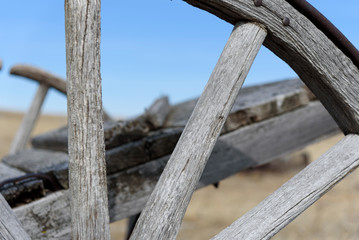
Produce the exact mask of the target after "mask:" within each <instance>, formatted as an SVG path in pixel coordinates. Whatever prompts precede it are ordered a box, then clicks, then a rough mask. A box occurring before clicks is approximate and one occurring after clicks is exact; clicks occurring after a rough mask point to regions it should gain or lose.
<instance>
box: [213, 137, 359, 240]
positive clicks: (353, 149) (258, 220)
mask: <svg viewBox="0 0 359 240" xmlns="http://www.w3.org/2000/svg"><path fill="white" fill-rule="evenodd" d="M358 146H359V136H358V135H347V136H346V137H345V138H343V139H342V140H341V141H340V142H339V143H337V144H336V145H335V146H334V147H333V148H331V149H330V150H329V151H328V152H326V153H325V154H324V155H322V156H321V157H320V158H319V159H318V160H316V161H314V162H313V163H312V164H310V165H309V166H308V167H306V168H305V169H304V170H302V171H301V172H300V173H299V174H298V175H296V176H295V177H293V178H292V179H290V180H289V181H288V182H287V183H285V184H284V185H283V186H281V187H280V188H279V189H278V190H277V191H275V192H274V193H273V194H271V195H270V196H269V197H267V198H266V199H265V200H264V201H262V202H261V203H260V204H259V205H258V206H256V207H255V208H253V209H252V210H250V211H249V212H248V213H246V214H245V215H244V216H243V217H241V218H239V219H238V220H237V221H235V222H234V223H233V224H232V225H231V226H229V227H228V228H226V229H225V230H223V231H222V232H221V233H220V234H218V235H217V236H215V237H214V238H213V239H218V240H219V239H270V238H271V237H272V236H274V235H275V234H276V233H277V232H279V231H280V230H281V229H282V228H283V227H285V226H286V225H287V224H289V223H290V222H291V221H292V220H293V219H294V218H296V217H297V216H298V215H299V214H300V213H302V212H303V211H304V210H305V209H307V208H308V207H309V206H311V205H312V204H313V203H314V202H316V201H317V200H318V199H319V198H320V197H321V196H322V195H324V194H325V193H326V192H327V191H329V190H330V189H331V188H332V187H333V186H334V185H335V184H336V183H338V182H339V181H340V180H342V179H343V178H344V177H345V176H346V175H348V174H349V173H351V172H352V171H353V170H355V169H356V168H357V167H358V165H359V148H358Z"/></svg>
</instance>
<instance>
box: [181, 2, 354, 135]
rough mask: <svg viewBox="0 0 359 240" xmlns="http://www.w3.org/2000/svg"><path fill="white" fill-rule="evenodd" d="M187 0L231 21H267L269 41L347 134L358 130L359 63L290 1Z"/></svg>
mask: <svg viewBox="0 0 359 240" xmlns="http://www.w3.org/2000/svg"><path fill="white" fill-rule="evenodd" d="M185 1H186V2H188V3H190V4H192V5H194V6H196V7H199V8H202V9H204V10H206V11H208V12H211V13H213V14H215V15H217V16H218V17H220V18H222V19H224V20H225V21H228V22H230V23H232V24H235V23H236V22H237V21H238V20H240V19H243V20H249V21H255V22H258V23H261V24H263V25H265V26H266V28H267V29H268V37H267V38H266V40H265V42H264V45H265V46H266V47H268V48H269V49H270V50H271V51H272V52H273V53H275V54H276V55H277V56H279V57H280V58H282V59H283V60H284V61H285V62H287V63H288V64H289V66H291V67H292V69H293V70H294V71H296V72H297V74H298V75H299V77H300V78H301V79H302V80H303V81H304V82H305V84H306V85H307V86H308V87H309V88H310V89H311V90H312V91H313V93H314V94H315V95H316V96H317V97H318V99H319V100H320V101H321V102H322V103H323V105H324V106H325V107H326V108H327V110H328V111H329V112H330V114H332V116H333V117H334V119H335V120H336V121H337V123H338V125H339V126H340V127H341V129H342V130H343V132H344V133H346V134H347V133H359V70H358V68H357V67H356V66H355V65H354V63H353V62H352V61H351V60H350V59H349V58H348V57H347V56H346V55H344V54H343V52H341V51H340V50H339V49H338V48H337V47H336V46H335V45H334V43H333V42H331V41H330V40H329V39H328V38H327V37H326V36H325V35H324V34H323V32H321V31H320V30H318V29H317V28H316V27H315V26H314V24H313V23H311V22H310V21H309V20H308V19H307V18H306V17H304V16H303V15H302V14H300V13H299V12H298V11H296V10H295V9H294V8H293V7H292V6H291V5H290V4H289V3H288V2H287V1H285V0H272V1H261V6H260V7H257V6H255V5H254V2H253V0H211V1H206V0H185ZM284 17H287V18H289V19H290V24H289V26H284V25H283V23H282V19H283V18H284Z"/></svg>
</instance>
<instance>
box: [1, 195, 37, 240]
mask: <svg viewBox="0 0 359 240" xmlns="http://www.w3.org/2000/svg"><path fill="white" fill-rule="evenodd" d="M0 237H1V239H6V240H23V239H24V240H27V239H29V240H30V239H31V238H30V237H29V235H28V234H27V233H26V232H25V230H24V229H23V227H22V226H21V224H20V222H19V220H18V219H17V218H16V216H15V214H14V212H13V211H12V209H11V208H10V206H9V205H8V204H7V202H6V200H5V199H4V197H3V196H2V195H1V194H0Z"/></svg>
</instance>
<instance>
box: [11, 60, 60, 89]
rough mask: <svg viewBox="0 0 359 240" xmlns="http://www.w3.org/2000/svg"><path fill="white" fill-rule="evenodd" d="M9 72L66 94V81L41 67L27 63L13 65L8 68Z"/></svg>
mask: <svg viewBox="0 0 359 240" xmlns="http://www.w3.org/2000/svg"><path fill="white" fill-rule="evenodd" d="M10 74H13V75H17V76H21V77H25V78H28V79H31V80H34V81H36V82H39V83H40V84H45V85H48V86H50V87H53V88H55V89H57V90H58V91H59V92H61V93H63V94H66V81H65V80H64V79H63V78H61V77H58V76H55V75H54V74H51V73H49V72H47V71H45V70H43V69H40V68H37V67H34V66H29V65H15V66H13V67H12V68H11V69H10Z"/></svg>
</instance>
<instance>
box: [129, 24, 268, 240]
mask: <svg viewBox="0 0 359 240" xmlns="http://www.w3.org/2000/svg"><path fill="white" fill-rule="evenodd" d="M265 36H266V31H265V29H264V28H263V27H262V26H260V25H257V24H254V23H244V24H243V23H242V24H238V25H236V26H235V27H234V29H233V32H232V33H231V36H230V37H229V39H228V42H227V44H226V46H225V47H224V50H223V52H222V54H221V56H220V58H219V60H218V62H217V65H216V66H215V68H214V70H213V72H212V74H211V76H210V79H209V80H208V83H207V85H206V87H205V90H204V92H203V93H202V95H201V97H200V99H199V100H198V103H197V105H196V107H195V109H194V111H193V113H192V115H191V117H190V119H189V121H188V123H187V125H186V127H185V129H184V131H183V133H182V135H181V137H180V139H179V141H178V143H177V146H176V148H175V149H174V151H173V153H172V155H171V158H170V160H169V162H168V165H167V167H166V168H165V170H164V172H163V174H162V175H161V178H160V180H159V182H158V184H157V185H156V188H155V190H154V191H153V193H152V195H151V197H150V199H149V201H148V203H147V204H146V207H145V208H144V210H143V211H142V214H141V216H140V218H139V220H138V222H137V224H136V227H135V229H134V231H133V233H132V235H131V239H174V238H175V237H176V236H177V233H178V231H179V227H180V225H181V222H182V218H183V216H184V213H185V211H186V209H187V205H188V203H189V200H190V199H191V196H192V193H193V191H194V190H195V187H196V185H197V182H198V180H199V178H200V176H201V174H202V171H203V169H204V167H205V165H206V163H207V160H208V158H209V156H210V154H211V151H212V149H213V147H214V145H215V143H216V141H217V138H218V136H219V134H220V132H221V130H222V127H223V124H224V122H225V120H226V119H227V116H228V114H229V112H230V110H231V108H232V106H233V103H234V101H235V99H236V96H237V94H238V91H239V89H240V88H241V86H242V84H243V82H244V79H245V77H246V76H247V73H248V71H249V69H250V66H251V65H252V63H253V60H254V58H255V56H256V55H257V53H258V51H259V49H260V47H261V45H262V42H263V41H264V38H265Z"/></svg>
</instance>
